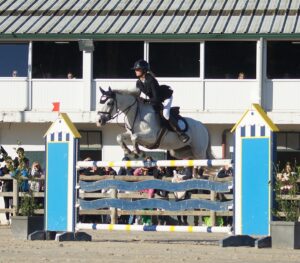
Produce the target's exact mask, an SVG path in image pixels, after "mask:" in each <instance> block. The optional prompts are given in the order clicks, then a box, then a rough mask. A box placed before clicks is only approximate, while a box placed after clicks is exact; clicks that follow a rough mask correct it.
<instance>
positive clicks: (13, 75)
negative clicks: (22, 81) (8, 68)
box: [11, 70, 18, 78]
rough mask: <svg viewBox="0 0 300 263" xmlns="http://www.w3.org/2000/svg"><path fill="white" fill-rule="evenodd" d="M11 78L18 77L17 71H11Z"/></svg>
mask: <svg viewBox="0 0 300 263" xmlns="http://www.w3.org/2000/svg"><path fill="white" fill-rule="evenodd" d="M11 76H12V77H14V78H15V77H18V71H17V70H13V72H12V73H11Z"/></svg>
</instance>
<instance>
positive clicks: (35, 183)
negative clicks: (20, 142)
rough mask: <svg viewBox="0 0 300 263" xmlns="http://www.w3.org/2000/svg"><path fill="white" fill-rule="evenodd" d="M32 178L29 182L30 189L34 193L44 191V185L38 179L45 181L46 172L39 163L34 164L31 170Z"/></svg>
mask: <svg viewBox="0 0 300 263" xmlns="http://www.w3.org/2000/svg"><path fill="white" fill-rule="evenodd" d="M30 176H31V180H29V186H30V189H31V190H32V191H33V192H41V191H44V184H43V182H42V181H41V180H37V179H44V178H45V176H44V172H43V170H42V168H41V165H40V163H39V162H33V163H32V165H31V169H30Z"/></svg>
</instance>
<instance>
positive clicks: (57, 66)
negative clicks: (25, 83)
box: [32, 42, 82, 78]
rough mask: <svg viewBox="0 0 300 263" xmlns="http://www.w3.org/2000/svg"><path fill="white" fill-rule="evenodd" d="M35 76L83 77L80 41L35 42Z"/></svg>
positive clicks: (33, 74) (33, 62) (33, 73)
mask: <svg viewBox="0 0 300 263" xmlns="http://www.w3.org/2000/svg"><path fill="white" fill-rule="evenodd" d="M32 64H33V71H32V76H33V78H68V74H69V73H71V74H72V76H70V78H82V52H81V51H79V46H78V42H33V57H32Z"/></svg>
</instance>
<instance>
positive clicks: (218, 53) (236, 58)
mask: <svg viewBox="0 0 300 263" xmlns="http://www.w3.org/2000/svg"><path fill="white" fill-rule="evenodd" d="M240 73H244V74H240ZM239 75H243V77H241V78H246V79H254V78H256V42H254V41H252V42H250V41H234V42H233V41H226V42H225V41H207V42H205V78H208V79H237V78H239Z"/></svg>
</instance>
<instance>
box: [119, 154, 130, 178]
mask: <svg viewBox="0 0 300 263" xmlns="http://www.w3.org/2000/svg"><path fill="white" fill-rule="evenodd" d="M122 161H130V159H129V158H128V157H127V156H125V157H123V159H122ZM133 172H134V169H133V168H131V167H120V169H119V171H118V175H133Z"/></svg>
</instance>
